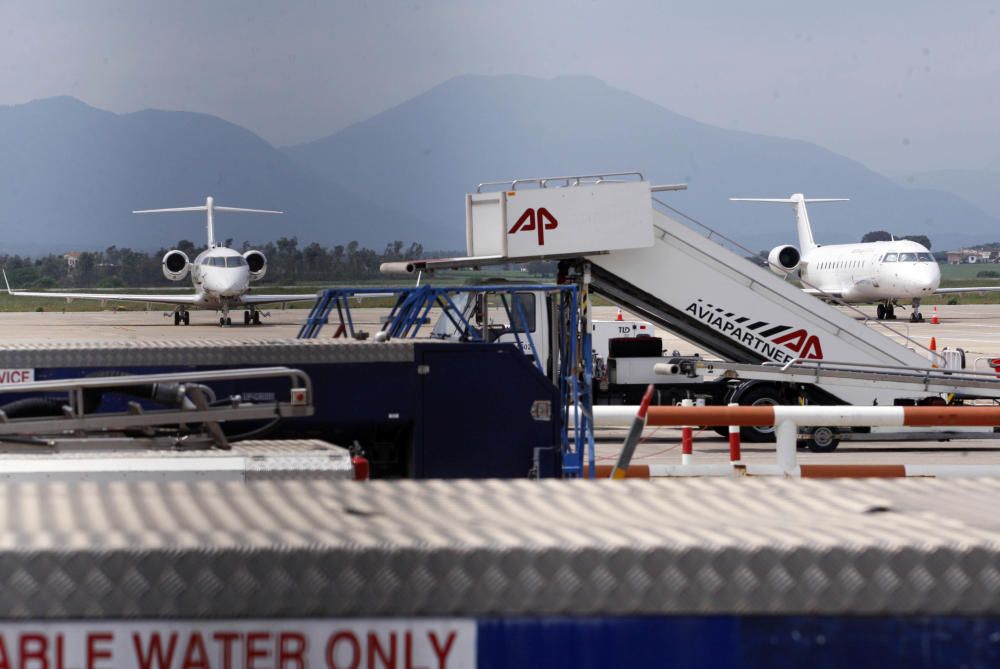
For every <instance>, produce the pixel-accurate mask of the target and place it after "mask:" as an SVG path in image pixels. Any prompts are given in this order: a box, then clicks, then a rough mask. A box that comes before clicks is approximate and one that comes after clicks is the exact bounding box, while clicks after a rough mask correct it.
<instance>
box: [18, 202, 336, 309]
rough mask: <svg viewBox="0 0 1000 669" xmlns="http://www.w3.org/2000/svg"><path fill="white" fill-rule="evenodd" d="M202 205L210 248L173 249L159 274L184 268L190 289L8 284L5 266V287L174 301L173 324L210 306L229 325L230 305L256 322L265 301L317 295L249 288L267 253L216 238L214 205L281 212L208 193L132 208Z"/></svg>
mask: <svg viewBox="0 0 1000 669" xmlns="http://www.w3.org/2000/svg"><path fill="white" fill-rule="evenodd" d="M191 211H204V212H206V213H207V217H208V248H207V249H206V250H204V251H202V252H201V253H199V254H198V257H196V258H195V259H194V261H191V260H189V259H188V257H187V254H185V253H184V252H183V251H179V250H177V249H174V250H172V251H168V252H167V253H166V254H165V255H164V256H163V275H164V276H165V277H167V278H168V279H170V280H171V281H181V280H183V279H184V277H186V276H187V275H188V274H190V275H191V281H192V283H193V284H194V291H195V292H194V294H193V295H138V294H127V293H125V294H112V293H55V292H48V291H45V292H29V291H24V290H11V287H10V283H9V282H7V274H6V272H4V282H5V283H6V284H7V292H8V293H10V294H11V295H13V296H15V297H56V298H64V299H66V300H113V301H115V302H153V303H157V304H170V305H173V306H174V311H173V317H174V325H180V324H182V323H183V324H184V325H188V324H189V323H190V322H191V314H190V313H189V309H214V310H215V311H219V312H221V314H222V315H221V316H220V317H219V325H232V324H233V322H232V318H231V317H230V316H229V312H230V310H231V309H243V310H244V311H243V324H244V325H251V324H252V325H259V324H260V311H258V309H257V308H258V307H259V306H261V305H263V304H281V303H286V302H306V301H313V300H315V299H316V294H315V293H311V294H299V295H258V294H252V293H251V289H250V282H251V281H257V280H258V279H261V278H263V276H264V274H265V273H266V272H267V258H266V257H265V256H264V254H263V253H261V252H260V251H254V250H251V251H247V252H246V253H240V252H239V251H235V250H233V249H230V248H227V247H225V246H220V245H219V244H217V243H216V241H215V229H214V220H213V214H214V213H215V212H217V211H225V212H238V213H250V214H280V213H282V212H280V211H271V210H267V209H242V208H239V207H220V206H217V205H216V204H215V201H214V200H213V199H212V198H211V197H209V198H207V199H206V200H205V204H204V205H203V206H197V207H178V208H175V209H143V210H141V211H134V212H132V213H133V214H158V213H164V212H191Z"/></svg>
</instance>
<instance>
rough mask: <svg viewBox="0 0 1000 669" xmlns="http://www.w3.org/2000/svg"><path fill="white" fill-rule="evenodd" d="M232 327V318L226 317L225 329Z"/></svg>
mask: <svg viewBox="0 0 1000 669" xmlns="http://www.w3.org/2000/svg"><path fill="white" fill-rule="evenodd" d="M232 325H233V319H232V317H231V316H226V326H227V327H232Z"/></svg>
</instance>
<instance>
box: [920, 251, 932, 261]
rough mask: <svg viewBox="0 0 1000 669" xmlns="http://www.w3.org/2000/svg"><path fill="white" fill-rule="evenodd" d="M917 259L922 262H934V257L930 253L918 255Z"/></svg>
mask: <svg viewBox="0 0 1000 669" xmlns="http://www.w3.org/2000/svg"><path fill="white" fill-rule="evenodd" d="M917 258H918V259H919V260H920V262H934V256H932V255H931V254H930V253H918V254H917Z"/></svg>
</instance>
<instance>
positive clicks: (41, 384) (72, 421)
mask: <svg viewBox="0 0 1000 669" xmlns="http://www.w3.org/2000/svg"><path fill="white" fill-rule="evenodd" d="M275 378H284V379H287V381H288V392H289V397H288V400H285V401H283V400H275V401H268V402H244V401H243V400H242V397H241V396H238V395H234V396H232V397H231V398H230V401H229V402H228V403H226V404H222V405H219V404H216V403H215V402H214V399H215V398H214V396H213V392H212V390H211V388H209V387H208V386H206V385H205V384H207V383H212V382H240V381H259V380H262V379H275ZM137 387H147V388H151V389H157V388H158V391H159V392H154V393H152V394H155V395H156V399H153V398H152V397H147V396H142V397H141V398H140V399H142V400H147V401H148V402H150V403H153V404H158V405H160V406H164V405H168V404H169V405H172V406H169V407H168V408H149V407H148V406H147V407H144V406H143V404H142V403H141V402H139V401H129V402H128V404H127V406H128V409H127V411H124V412H113V411H106V412H96V411H94V410H92V409H90V410H88V402H87V394H88V393H93V392H96V391H102V392H116V391H117V392H123V394H130V393H124V391H126V390H129V389H135V388H137ZM54 393H60V394H61V393H66V397H65V402H64V404H63V405H62V406H61V415H51V416H31V417H16V416H12V415H8V413H6V412H5V411H3V410H0V441H2V440H4V438H5V437H7V438H9V437H15V436H16V437H29V438H34V439H35V440H36V441H34V442H33V441H30V440H29V441H28V442H27V443H37V444H41V445H46V444H48V445H51V443H52V439H57V438H59V437H61V436H66V435H75V436H77V437H79V436H81V435H82V436H86V435H88V434H100V435H102V436H106V435H108V434H109V433H111V432H123V431H130V430H139V431H143V432H145V433H147V434H151V431H152V430H153V428H163V427H166V426H183V427H182V429H181V432H183V433H184V434H185V435H189V434H191V433H194V432H197V431H198V429H196V426H200V427H201V429H203V430H204V431H205V432H206V433H207V434H206V435H205V436H206V438H207V441H208V442H210V444H209V445H215V446H217V447H219V448H228V441H227V439H226V437H225V435H224V434H223V433H222V430H221V428H219V423H221V422H236V421H259V420H267V419H276V418H288V417H299V416H311V415H312V414H313V411H314V410H313V391H312V382H311V380H310V379H309V376H308V375H307V374H306V373H305V372H303V371H301V370H297V369H292V368H289V367H259V368H248V369H234V370H217V371H202V372H177V373H173V372H171V373H162V374H132V375H127V376H102V377H90V378H81V379H66V380H62V379H60V380H51V381H34V382H30V383H23V384H17V385H5V386H0V394H17V395H28V396H38V397H39V398H44V399H50V398H51V395H52V394H54ZM57 401H59V400H57ZM5 406H8V407H10V406H11V405H5ZM9 410H11V411H13V409H9ZM22 441H23V440H22ZM194 441H198V440H194ZM180 443H181V442H180V441H177V442H176V443H175V445H180ZM160 445H162V444H160Z"/></svg>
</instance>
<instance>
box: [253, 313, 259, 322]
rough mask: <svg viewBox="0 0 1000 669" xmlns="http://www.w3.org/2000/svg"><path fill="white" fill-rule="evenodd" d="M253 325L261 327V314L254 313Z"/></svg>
mask: <svg viewBox="0 0 1000 669" xmlns="http://www.w3.org/2000/svg"><path fill="white" fill-rule="evenodd" d="M253 324H254V325H260V312H259V311H255V312H253Z"/></svg>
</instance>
